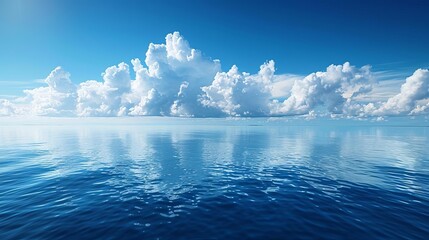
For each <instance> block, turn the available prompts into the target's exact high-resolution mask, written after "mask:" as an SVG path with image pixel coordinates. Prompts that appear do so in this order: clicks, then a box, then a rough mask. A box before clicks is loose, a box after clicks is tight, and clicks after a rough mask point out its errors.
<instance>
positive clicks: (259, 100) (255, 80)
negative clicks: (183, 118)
mask: <svg viewBox="0 0 429 240" xmlns="http://www.w3.org/2000/svg"><path fill="white" fill-rule="evenodd" d="M274 72H275V68H274V61H272V60H271V61H269V62H267V63H264V64H263V65H262V66H261V67H260V70H259V72H258V74H255V75H250V74H248V73H245V72H243V73H241V72H239V71H238V68H237V66H235V65H234V66H232V68H231V69H230V70H229V71H228V72H220V73H217V74H216V76H215V78H214V80H213V82H212V83H211V84H210V85H209V86H205V87H203V88H202V90H203V92H204V94H203V96H202V97H201V99H200V101H201V103H202V104H203V105H204V106H207V107H212V108H216V109H219V110H221V111H222V112H223V113H224V114H226V115H229V116H267V115H269V113H270V109H269V103H270V99H271V88H272V83H273V76H274Z"/></svg>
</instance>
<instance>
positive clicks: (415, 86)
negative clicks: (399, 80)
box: [372, 69, 429, 115]
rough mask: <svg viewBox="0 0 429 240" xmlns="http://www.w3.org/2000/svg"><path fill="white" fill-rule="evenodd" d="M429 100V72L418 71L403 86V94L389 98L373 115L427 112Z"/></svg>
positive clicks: (424, 70)
mask: <svg viewBox="0 0 429 240" xmlns="http://www.w3.org/2000/svg"><path fill="white" fill-rule="evenodd" d="M427 98H429V71H428V70H427V69H417V70H416V71H415V72H414V73H413V75H411V76H410V77H408V78H407V79H406V81H405V83H404V84H402V86H401V92H400V93H398V94H397V95H395V96H393V97H391V98H389V99H388V100H387V101H386V102H385V103H383V104H382V105H381V106H380V107H379V108H377V109H375V110H374V111H373V112H372V114H375V115H399V114H403V113H411V114H412V113H421V112H425V111H426V109H427V107H428V105H427ZM421 100H423V101H421Z"/></svg>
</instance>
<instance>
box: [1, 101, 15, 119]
mask: <svg viewBox="0 0 429 240" xmlns="http://www.w3.org/2000/svg"><path fill="white" fill-rule="evenodd" d="M14 114H15V109H14V106H13V104H12V103H11V102H10V101H9V100H6V99H0V116H10V115H14Z"/></svg>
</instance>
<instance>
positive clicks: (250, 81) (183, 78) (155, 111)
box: [0, 32, 429, 118]
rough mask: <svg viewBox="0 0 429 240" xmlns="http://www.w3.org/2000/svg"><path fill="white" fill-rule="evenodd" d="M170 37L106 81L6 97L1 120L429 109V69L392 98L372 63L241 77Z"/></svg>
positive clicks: (267, 68)
mask: <svg viewBox="0 0 429 240" xmlns="http://www.w3.org/2000/svg"><path fill="white" fill-rule="evenodd" d="M165 40H166V41H165V43H163V44H153V43H151V44H150V45H149V47H148V50H147V52H146V58H145V59H144V61H143V62H142V61H141V60H140V59H138V58H136V59H132V60H131V62H130V63H131V67H130V65H128V64H127V63H119V64H118V65H117V66H111V67H109V68H107V69H106V70H105V71H104V73H103V74H102V81H97V80H88V81H85V82H82V83H80V84H78V85H75V84H73V83H72V81H71V75H70V73H68V72H66V71H65V70H64V69H62V68H61V67H57V68H55V69H54V70H53V71H52V72H51V73H50V74H49V75H48V77H47V78H46V79H45V81H44V82H45V84H46V86H45V87H39V88H34V89H29V90H25V91H24V94H25V96H24V97H21V98H18V99H13V100H5V99H0V116H10V115H42V116H82V117H90V116H143V115H161V116H183V117H224V116H242V117H247V116H283V115H308V117H310V118H313V117H315V116H317V113H319V114H335V115H337V116H346V117H350V116H352V117H354V116H356V117H371V116H374V117H379V116H385V115H414V114H427V113H428V112H429V72H428V70H427V69H418V70H416V71H415V72H414V74H413V75H412V76H410V77H408V78H406V79H405V80H403V81H402V86H401V87H400V92H396V93H393V91H394V90H395V89H396V88H395V86H397V85H398V84H400V81H398V80H397V79H395V80H391V81H389V80H387V81H381V82H380V83H378V82H377V79H378V78H377V74H375V73H373V72H372V71H371V68H370V66H363V67H356V66H353V65H351V64H350V63H348V62H346V63H344V64H342V65H330V66H328V67H327V69H326V70H325V71H321V72H315V73H311V74H309V75H307V76H299V75H292V74H282V75H276V74H275V71H276V68H275V63H274V61H273V60H270V61H267V62H265V63H263V64H262V65H261V66H260V69H259V71H258V72H257V73H254V74H251V73H246V72H240V71H239V69H238V67H237V66H235V65H234V66H232V67H231V69H230V70H228V71H226V72H223V71H222V69H221V64H220V61H219V60H212V59H210V58H207V57H204V56H203V55H202V54H201V52H200V51H199V50H196V49H192V48H191V47H190V45H189V43H188V42H187V41H186V40H185V39H184V38H183V37H182V36H181V35H180V34H179V33H178V32H174V33H172V34H168V35H167V36H166V39H165ZM130 71H134V73H135V76H136V77H135V79H132V78H131V73H130ZM133 75H134V74H133ZM383 89H388V90H389V91H387V93H386V91H384V90H383ZM392 89H393V91H392Z"/></svg>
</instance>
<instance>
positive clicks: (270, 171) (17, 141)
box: [0, 118, 429, 239]
mask: <svg viewBox="0 0 429 240" xmlns="http://www.w3.org/2000/svg"><path fill="white" fill-rule="evenodd" d="M158 120H159V119H157V118H155V119H152V121H146V122H142V123H138V121H137V120H132V121H131V122H130V123H127V124H124V123H121V122H118V123H115V121H114V120H112V121H110V123H109V124H103V125H100V124H97V123H96V122H95V120H94V121H93V122H90V123H86V124H82V125H80V124H73V123H69V124H63V125H58V124H57V125H55V126H51V125H52V124H51V125H44V124H36V125H20V124H16V125H13V124H6V125H3V126H0V136H1V141H0V239H39V238H40V239H63V238H70V239H124V238H129V239H155V238H160V239H190V238H191V239H194V238H202V239H207V238H209V239H245V238H256V239H284V238H294V239H295V238H296V239H308V238H319V239H320V238H322V239H351V238H353V239H428V237H429V128H427V127H407V126H387V125H388V124H386V126H376V125H371V124H369V125H366V126H347V125H341V126H334V125H335V122H334V123H330V124H327V123H320V124H309V125H307V126H306V125H305V124H303V125H301V126H300V125H299V124H295V125H293V124H288V123H287V122H282V123H276V124H272V123H269V122H268V123H267V122H266V121H267V120H264V119H260V120H254V121H253V120H245V121H234V120H228V121H226V120H210V121H206V122H203V120H177V122H175V120H170V121H166V122H163V121H158ZM77 121H79V120H77ZM91 121H92V120H91ZM355 125H358V124H355Z"/></svg>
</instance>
